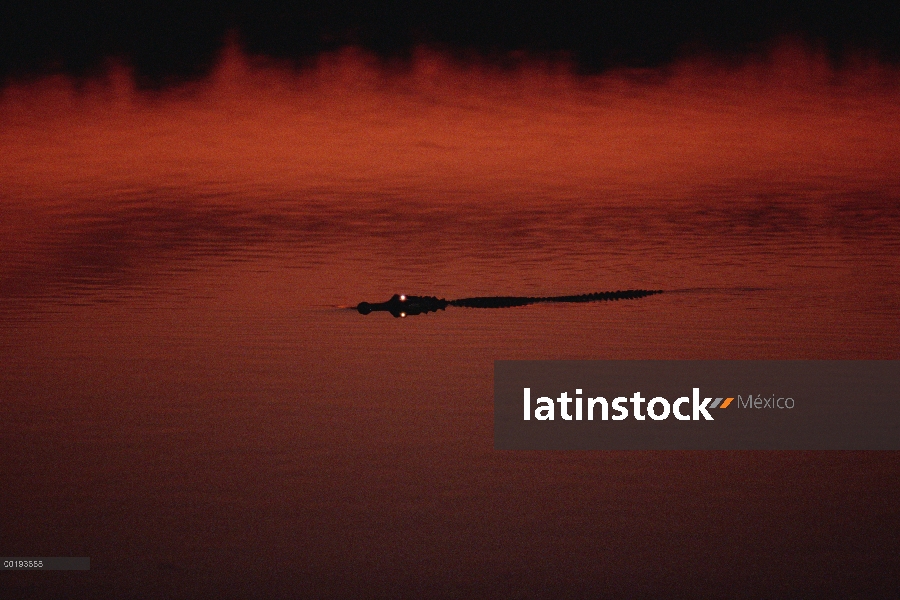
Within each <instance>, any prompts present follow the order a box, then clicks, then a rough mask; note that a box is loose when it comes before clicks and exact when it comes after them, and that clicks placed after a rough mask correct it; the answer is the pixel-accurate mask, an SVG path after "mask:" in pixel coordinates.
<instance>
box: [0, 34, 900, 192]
mask: <svg viewBox="0 0 900 600" xmlns="http://www.w3.org/2000/svg"><path fill="white" fill-rule="evenodd" d="M898 81H900V79H898V77H897V73H896V72H895V71H892V70H889V69H887V68H881V67H876V66H871V65H870V66H865V65H862V66H859V67H858V68H855V69H848V70H846V71H844V72H841V73H835V72H834V71H832V70H831V69H829V68H828V67H827V66H826V63H825V61H823V60H822V59H820V58H819V57H817V56H815V55H811V54H809V53H805V52H803V51H801V50H799V49H797V48H784V49H782V50H780V51H779V52H777V53H775V54H773V56H772V58H771V59H770V60H769V61H768V62H757V63H753V64H750V65H746V66H743V67H740V68H731V69H726V68H720V67H715V66H712V65H711V64H707V63H703V62H702V61H694V62H687V63H684V64H681V65H679V66H676V67H674V68H672V69H671V70H670V72H668V73H667V74H661V73H659V72H614V73H611V74H609V75H605V76H601V77H579V76H575V75H573V74H571V72H570V71H569V70H568V69H567V68H566V67H565V65H548V64H531V65H528V66H525V67H523V68H521V69H519V70H516V71H513V72H501V71H499V70H496V69H492V68H490V67H486V66H477V65H476V66H472V65H468V66H461V65H458V64H453V63H452V62H450V61H449V60H447V59H445V58H444V57H442V56H440V55H435V54H429V53H426V52H422V53H420V55H419V56H418V58H417V59H416V60H415V61H413V63H412V65H411V67H410V68H409V69H406V70H400V69H393V70H392V69H389V68H387V67H382V66H378V65H377V64H375V63H374V62H373V61H372V60H371V59H370V58H369V57H367V56H364V55H361V54H359V53H354V52H350V51H348V52H344V53H340V54H336V55H332V56H326V57H323V58H322V59H321V60H320V61H319V62H318V64H317V66H316V67H315V68H312V69H310V70H308V71H306V72H302V73H297V72H291V71H289V70H287V69H284V68H280V67H278V66H272V65H262V64H256V63H254V62H253V61H251V60H249V59H247V58H246V57H244V56H242V55H241V54H240V53H239V52H237V51H235V50H231V51H228V52H226V53H225V55H224V57H223V59H222V62H221V65H220V67H219V68H218V69H217V71H216V72H215V73H214V75H213V76H212V77H211V78H209V79H208V80H206V81H203V82H200V83H197V84H194V85H191V86H186V87H183V88H180V89H176V90H171V91H167V92H160V93H152V94H151V93H142V92H136V91H135V90H134V89H133V87H132V84H131V81H130V79H129V77H128V75H127V73H126V72H125V71H124V70H122V69H113V70H111V71H110V73H109V75H108V77H107V79H106V80H105V81H104V82H100V81H90V82H87V83H86V84H84V85H83V86H82V87H81V88H79V89H78V90H77V91H76V90H75V88H73V85H72V83H71V82H69V81H66V80H64V79H60V78H57V79H46V80H42V81H39V82H37V83H34V84H30V85H20V86H13V87H10V88H8V89H7V90H5V92H4V93H3V97H2V102H0V121H2V123H3V125H2V126H0V145H2V147H3V154H4V160H3V162H2V164H0V184H2V186H3V188H4V189H5V190H6V194H7V195H12V196H14V197H23V196H24V197H28V198H31V199H35V200H39V199H46V198H50V197H54V198H55V197H59V196H61V195H65V196H71V195H72V194H74V195H77V196H80V197H91V198H98V199H101V198H103V197H105V196H108V195H109V194H120V193H129V192H132V193H133V192H136V191H139V190H143V189H148V188H149V189H159V188H160V187H163V188H164V187H168V186H174V187H177V188H181V189H188V190H192V191H194V192H197V193H201V194H202V193H207V192H208V193H238V194H241V195H246V196H257V195H263V196H270V195H283V194H288V193H291V192H296V191H298V190H309V189H315V188H317V187H321V186H330V187H334V186H337V187H339V188H344V189H365V190H367V191H370V192H371V191H373V190H374V189H376V188H378V189H387V190H390V189H398V188H401V189H410V188H412V189H416V190H417V191H421V192H429V193H434V192H436V191H440V190H455V191H466V190H471V189H473V188H477V189H478V190H479V191H480V192H482V193H485V192H486V193H498V194H499V193H506V192H509V191H511V190H522V189H534V187H535V186H537V187H538V188H540V189H543V190H553V191H555V192H556V193H564V194H571V195H573V196H578V195H581V194H584V193H587V192H590V191H597V190H604V189H609V188H612V187H631V188H633V189H634V190H635V193H636V194H640V195H642V196H643V195H646V194H647V193H649V194H650V195H651V196H654V195H659V194H660V193H662V192H663V191H664V190H673V189H674V190H679V189H692V188H695V187H698V186H700V187H703V186H715V185H717V184H720V183H722V182H730V181H734V180H736V179H737V180H740V179H758V178H766V179H769V180H778V181H790V180H793V179H796V178H797V177H798V176H799V177H801V178H803V179H806V180H809V179H840V178H844V179H846V178H853V179H860V178H861V179H865V180H871V179H883V178H886V177H890V174H891V173H894V172H896V171H897V167H898V166H900V152H898V150H900V135H898V133H900V102H898V98H900V94H898V87H897V83H898ZM373 186H374V187H373Z"/></svg>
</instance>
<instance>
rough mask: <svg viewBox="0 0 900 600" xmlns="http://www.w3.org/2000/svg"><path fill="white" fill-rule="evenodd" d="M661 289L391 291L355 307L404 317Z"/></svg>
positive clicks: (644, 293) (638, 294)
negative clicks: (455, 294) (448, 295)
mask: <svg viewBox="0 0 900 600" xmlns="http://www.w3.org/2000/svg"><path fill="white" fill-rule="evenodd" d="M662 292H663V291H662V290H618V291H615V292H596V293H593V294H579V295H577V296H481V297H478V298H460V299H459V300H444V299H443V298H438V297H436V296H407V295H406V294H394V295H393V296H391V299H390V300H388V301H387V302H376V303H369V302H360V303H359V305H358V306H357V307H356V310H358V311H359V313H360V314H363V315H367V314H369V313H371V312H377V311H382V312H389V313H391V314H392V315H393V316H394V317H408V316H412V315H421V314H426V313H430V312H436V311H439V310H444V309H446V308H447V307H448V306H460V307H463V308H512V307H514V306H527V305H529V304H538V303H540V302H602V301H605V300H606V301H608V300H633V299H635V298H643V297H645V296H652V295H654V294H662Z"/></svg>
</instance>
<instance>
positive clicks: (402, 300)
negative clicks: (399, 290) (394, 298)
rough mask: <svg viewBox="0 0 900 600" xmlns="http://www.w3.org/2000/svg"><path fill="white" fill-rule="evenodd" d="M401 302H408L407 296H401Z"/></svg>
mask: <svg viewBox="0 0 900 600" xmlns="http://www.w3.org/2000/svg"><path fill="white" fill-rule="evenodd" d="M400 302H406V294H400Z"/></svg>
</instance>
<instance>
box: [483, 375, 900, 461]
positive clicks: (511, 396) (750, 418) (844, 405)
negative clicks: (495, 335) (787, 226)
mask: <svg viewBox="0 0 900 600" xmlns="http://www.w3.org/2000/svg"><path fill="white" fill-rule="evenodd" d="M494 447H495V448H496V449H498V450H900V361H678V360H642V361H625V360H607V361H599V360H598V361H503V360H500V361H495V362H494Z"/></svg>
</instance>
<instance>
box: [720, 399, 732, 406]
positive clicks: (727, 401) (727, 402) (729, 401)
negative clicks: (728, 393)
mask: <svg viewBox="0 0 900 600" xmlns="http://www.w3.org/2000/svg"><path fill="white" fill-rule="evenodd" d="M732 400H734V398H725V402H723V403H722V406H720V407H719V408H728V405H729V404H731V401H732Z"/></svg>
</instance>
